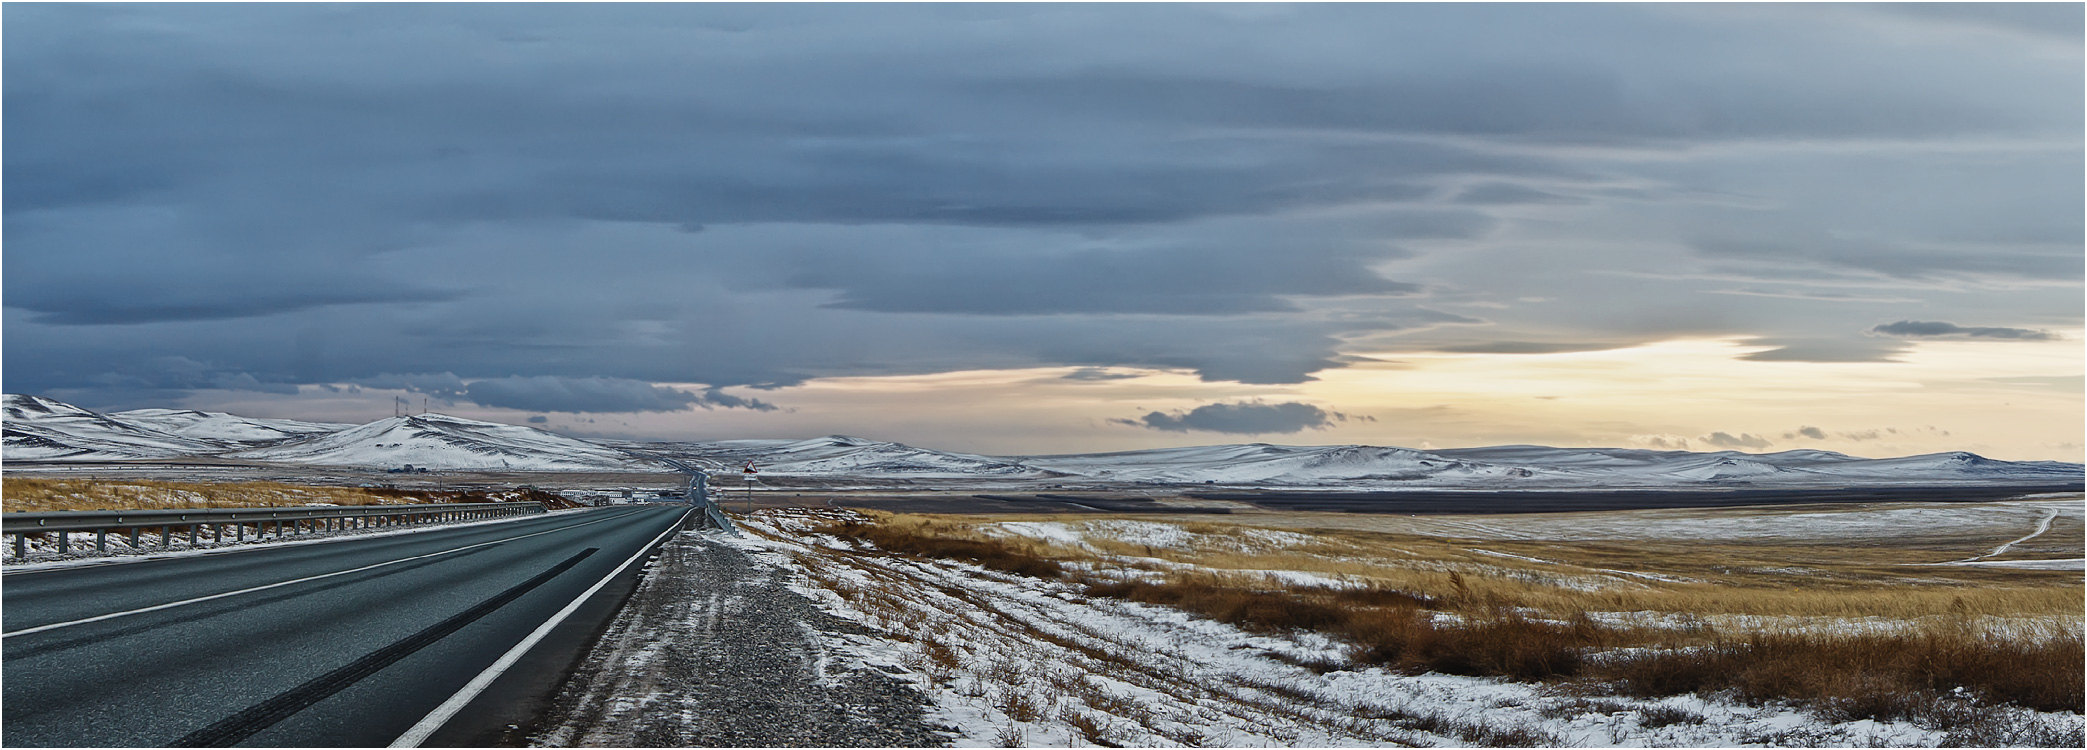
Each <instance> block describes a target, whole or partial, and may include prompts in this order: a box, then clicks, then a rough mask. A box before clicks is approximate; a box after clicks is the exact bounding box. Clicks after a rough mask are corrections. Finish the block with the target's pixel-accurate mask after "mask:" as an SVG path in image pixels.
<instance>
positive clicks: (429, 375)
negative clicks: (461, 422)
mask: <svg viewBox="0 0 2087 750" xmlns="http://www.w3.org/2000/svg"><path fill="white" fill-rule="evenodd" d="M355 385H359V386H362V387H364V388H382V389H386V390H395V391H409V392H412V393H424V394H427V395H430V396H437V397H441V398H444V399H456V398H460V397H462V396H463V395H464V391H465V390H466V389H467V386H466V385H465V383H464V379H463V378H459V377H457V376H456V373H451V372H426V373H383V374H380V375H372V376H369V377H364V378H358V379H357V380H356V381H355Z"/></svg>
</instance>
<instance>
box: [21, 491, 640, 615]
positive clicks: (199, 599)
mask: <svg viewBox="0 0 2087 750" xmlns="http://www.w3.org/2000/svg"><path fill="white" fill-rule="evenodd" d="M624 515H628V514H620V515H616V516H611V517H609V518H602V519H597V520H593V521H588V522H586V523H580V524H573V525H571V526H561V527H559V528H555V529H551V530H549V531H539V532H536V533H534V534H523V535H521V536H516V537H508V538H506V539H495V540H493V541H490V542H481V543H479V544H470V545H465V546H462V547H458V548H456V549H446V550H443V551H441V552H430V553H428V554H425V555H415V556H413V557H402V558H399V559H397V560H390V561H387V562H380V563H377V564H375V565H364V566H362V567H360V568H352V569H349V570H342V571H336V572H333V573H323V574H320V575H315V576H306V577H304V578H295V579H291V580H288V581H281V582H277V583H271V584H267V585H263V586H254V587H251V588H244V589H240V590H238V591H227V592H224V593H222V594H211V595H209V596H199V597H196V598H194V599H183V600H181V601H178V602H168V603H166V604H157V605H153V606H150V607H144V608H140V609H132V610H125V611H122V612H110V613H108V614H105V615H96V616H94V617H89V618H86V619H82V620H72V621H70V622H54V623H51V624H49V625H38V626H36V627H33V628H23V629H21V630H17V631H14V632H12V633H0V638H13V637H15V636H18V635H29V634H31V633H42V632H45V631H50V630H57V629H59V628H69V627H73V626H75V625H85V624H87V623H90V622H101V621H103V620H113V619H116V618H118V617H129V616H131V615H137V614H144V613H146V612H157V611H160V610H162V609H173V608H175V607H185V606H188V605H190V604H199V603H202V602H207V601H212V600H216V599H223V598H226V597H231V596H239V595H241V594H251V593H254V592H256V591H267V590H268V589H273V588H281V587H283V586H289V585H291V584H297V583H305V582H308V581H317V580H320V579H323V578H332V577H334V576H344V575H347V574H349V573H360V572H362V571H365V570H372V569H376V568H382V567H384V566H386V565H397V564H399V563H402V562H412V561H414V560H425V559H427V558H430V557H439V556H442V555H447V554H451V553H455V552H462V551H464V550H467V549H477V548H479V547H487V546H491V545H495V544H501V543H504V542H512V541H515V540H518V539H528V538H529V537H532V536H542V535H544V534H550V533H554V532H559V531H570V530H572V529H577V528H580V527H581V526H591V525H594V524H597V523H602V522H604V521H612V520H615V519H617V518H622V517H623V516H624Z"/></svg>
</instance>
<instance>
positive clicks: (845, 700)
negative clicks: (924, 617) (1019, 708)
mask: <svg viewBox="0 0 2087 750" xmlns="http://www.w3.org/2000/svg"><path fill="white" fill-rule="evenodd" d="M722 539H723V538H722V537H718V536H715V535H712V534H707V533H704V532H684V533H682V534H679V535H677V536H675V537H674V538H673V539H670V540H668V541H667V543H666V544H665V545H663V546H662V547H661V549H660V552H659V556H658V557H657V558H655V559H654V560H653V561H652V562H651V563H650V564H649V565H648V566H647V568H646V572H645V577H644V578H643V580H641V581H640V582H639V584H638V589H637V590H636V591H635V592H633V593H632V594H631V598H630V599H629V600H628V601H627V602H626V603H625V604H624V607H623V609H622V610H621V611H620V612H618V613H617V615H616V619H615V620H614V621H613V622H611V623H610V625H609V628H608V630H607V632H605V633H603V634H602V637H601V639H600V640H599V641H597V642H596V643H595V645H594V647H593V648H592V649H591V650H590V651H589V653H588V655H587V656H586V658H585V659H584V660H583V661H582V662H581V663H580V665H579V666H578V668H577V669H576V670H575V671H574V672H573V674H572V675H571V676H570V677H568V678H567V680H566V682H565V684H564V685H563V686H562V687H561V688H560V690H559V693H558V695H557V697H556V698H555V699H554V700H553V702H552V705H551V708H550V709H549V710H548V711H546V712H545V714H544V716H543V717H542V718H541V720H540V721H541V726H538V727H534V728H532V731H530V732H529V737H528V739H529V741H530V743H531V744H533V745H538V746H549V747H785V746H787V747H918V746H923V745H940V744H943V743H944V737H943V736H942V735H940V734H939V733H937V732H936V731H935V730H934V728H933V727H931V726H929V725H928V724H926V723H925V722H924V721H923V716H922V714H923V708H924V704H925V702H926V701H925V700H924V699H923V698H922V697H921V696H920V694H919V693H917V692H915V691H913V690H911V689H910V688H909V687H908V686H907V685H906V683H904V682H902V681H899V680H896V679H893V678H892V677H891V675H890V674H888V672H891V671H898V670H899V668H898V667H897V666H895V665H892V664H890V663H889V662H884V663H880V662H878V661H876V660H875V658H874V657H875V656H879V655H881V654H879V653H876V652H871V653H870V656H868V657H866V656H865V653H864V652H861V651H860V650H858V649H856V648H854V647H853V646H852V645H851V644H852V643H856V642H871V641H874V639H873V638H870V637H868V635H867V632H866V631H865V630H864V629H863V628H862V627H861V626H860V625H857V624H855V623H853V622H850V621H847V620H843V619H840V618H836V617H834V616H832V615H830V614H827V613H825V612H822V611H820V609H819V608H818V607H817V606H816V605H814V604H813V603H812V602H811V601H810V600H807V599H806V598H805V597H804V596H802V595H800V594H798V593H796V592H793V591H791V590H790V589H789V588H788V587H786V586H785V584H784V583H783V581H782V580H781V578H782V577H783V576H784V575H785V573H784V572H783V571H781V570H778V569H776V568H774V567H771V566H766V565H759V564H756V563H754V562H753V561H751V560H749V559H748V556H747V555H746V554H744V553H743V552H742V551H741V550H740V549H738V548H737V547H735V546H732V545H729V544H726V543H724V542H723V541H722Z"/></svg>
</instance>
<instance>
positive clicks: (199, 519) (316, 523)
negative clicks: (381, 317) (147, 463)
mask: <svg viewBox="0 0 2087 750" xmlns="http://www.w3.org/2000/svg"><path fill="white" fill-rule="evenodd" d="M543 512H545V509H544V507H543V503H538V502H516V503H435V504H428V505H343V506H305V507H294V508H185V509H166V510H60V511H49V512H41V513H0V534H5V535H12V536H13V537H14V556H15V558H16V559H20V558H22V557H24V556H26V555H27V554H28V543H29V535H31V534H47V533H56V534H57V535H58V552H59V553H60V554H65V553H69V552H71V551H72V539H71V537H70V535H69V534H68V532H74V531H92V532H95V535H94V549H95V551H96V552H107V551H108V547H109V532H110V531H124V530H127V531H129V532H130V534H129V536H130V539H129V541H130V546H131V548H132V549H138V548H140V547H139V543H138V542H139V539H138V537H139V535H140V534H141V533H142V532H143V530H145V529H159V532H160V533H159V546H160V547H161V548H162V549H164V548H166V547H169V546H171V544H172V542H173V539H174V529H176V528H180V527H186V529H187V531H188V543H189V545H190V546H194V545H195V544H196V540H197V539H198V537H199V534H200V532H201V530H202V529H203V528H205V527H209V528H210V529H211V530H212V535H213V539H212V541H213V542H222V541H224V539H225V531H226V530H227V529H226V527H231V530H232V532H233V534H234V536H233V539H234V541H245V540H246V536H247V527H249V526H251V527H253V534H254V537H255V538H257V539H259V538H265V537H267V536H268V535H269V532H270V531H271V530H272V531H273V532H274V536H277V537H283V536H293V535H297V534H310V533H317V532H321V531H341V530H345V529H359V528H381V527H386V526H403V525H409V524H417V523H440V522H448V521H472V520H478V519H482V518H499V517H503V516H513V515H523V514H531V513H543ZM271 527H272V528H271Z"/></svg>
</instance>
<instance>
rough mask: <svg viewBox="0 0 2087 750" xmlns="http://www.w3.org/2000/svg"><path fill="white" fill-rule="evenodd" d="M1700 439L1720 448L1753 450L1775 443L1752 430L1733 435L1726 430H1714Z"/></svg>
mask: <svg viewBox="0 0 2087 750" xmlns="http://www.w3.org/2000/svg"><path fill="white" fill-rule="evenodd" d="M1700 439H1701V440H1702V441H1703V442H1706V443H1709V444H1711V445H1715V446H1717V447H1719V448H1749V449H1752V450H1761V449H1763V448H1767V447H1768V446H1771V445H1774V443H1771V442H1769V441H1768V438H1764V437H1761V436H1760V435H1755V434H1753V433H1751V432H1742V433H1739V434H1738V435H1732V434H1730V433H1725V432H1713V433H1710V434H1708V435H1704V436H1703V437H1702V438H1700Z"/></svg>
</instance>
